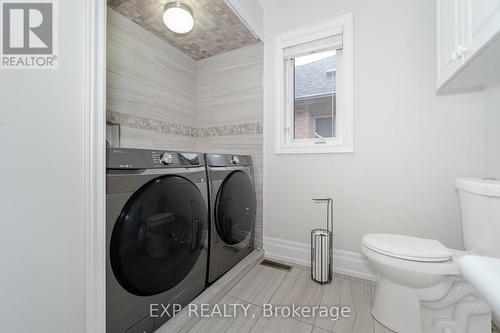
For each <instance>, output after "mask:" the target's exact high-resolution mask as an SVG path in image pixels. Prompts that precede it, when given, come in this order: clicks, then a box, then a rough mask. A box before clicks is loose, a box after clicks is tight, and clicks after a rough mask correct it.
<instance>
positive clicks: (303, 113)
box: [289, 50, 337, 140]
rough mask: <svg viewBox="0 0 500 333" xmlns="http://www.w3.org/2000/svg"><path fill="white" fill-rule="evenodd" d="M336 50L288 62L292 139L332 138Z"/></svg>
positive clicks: (296, 58) (333, 130) (334, 106)
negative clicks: (291, 63) (291, 105)
mask: <svg viewBox="0 0 500 333" xmlns="http://www.w3.org/2000/svg"><path fill="white" fill-rule="evenodd" d="M336 60H337V59H336V50H327V51H323V52H318V53H313V54H307V55H303V56H298V57H295V58H292V59H291V60H290V61H293V66H289V68H290V69H291V70H292V69H293V73H289V75H293V134H294V135H293V138H294V139H295V140H301V139H317V138H333V137H335V132H336V131H335V118H336V76H337V75H336V74H337V68H336Z"/></svg>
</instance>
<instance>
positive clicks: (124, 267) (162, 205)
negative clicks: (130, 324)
mask: <svg viewBox="0 0 500 333" xmlns="http://www.w3.org/2000/svg"><path fill="white" fill-rule="evenodd" d="M206 226H207V206H206V204H205V201H204V199H203V196H202V195H201V192H200V191H199V189H198V188H197V187H196V186H195V185H194V184H193V183H192V182H190V181H189V180H187V179H185V178H182V177H177V176H164V177H160V178H156V179H154V180H152V181H150V182H148V183H147V184H145V185H144V186H143V187H142V188H140V189H139V190H138V191H137V192H136V193H134V195H133V196H132V197H131V198H130V199H129V200H128V202H127V204H126V205H125V207H124V208H123V211H122V213H121V214H120V216H119V218H118V220H117V221H116V224H115V227H114V229H113V234H112V236H111V246H110V260H111V266H112V268H113V272H114V274H115V276H116V278H117V279H118V281H119V282H120V284H121V285H122V286H123V287H124V288H125V289H126V290H128V291H129V292H131V293H133V294H136V295H141V296H150V295H155V294H159V293H162V292H164V291H167V290H169V289H171V288H172V287H174V286H175V285H177V284H178V283H179V282H180V281H182V280H183V279H184V278H185V277H186V275H187V274H188V273H189V272H190V271H191V269H192V268H193V266H194V265H195V264H196V261H197V260H198V257H199V256H200V253H201V249H202V245H203V235H204V233H205V230H206Z"/></svg>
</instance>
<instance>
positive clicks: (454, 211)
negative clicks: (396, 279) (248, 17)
mask: <svg viewBox="0 0 500 333" xmlns="http://www.w3.org/2000/svg"><path fill="white" fill-rule="evenodd" d="M261 5H262V6H263V7H264V21H265V29H264V33H265V37H266V39H265V43H264V44H265V59H264V73H265V78H264V125H265V126H264V237H265V238H264V243H265V244H266V237H271V238H278V239H285V240H288V241H295V242H300V243H301V244H307V243H308V242H309V239H310V238H309V237H310V230H311V229H313V228H315V227H320V226H322V225H324V216H325V214H324V209H323V207H319V206H317V205H314V204H313V203H311V198H312V197H319V196H332V197H333V198H334V199H335V205H336V221H335V222H336V226H335V239H336V248H337V249H342V250H347V251H353V252H359V248H360V240H361V238H362V236H363V235H364V234H366V233H370V232H394V233H401V234H406V235H413V236H421V237H430V238H435V239H439V240H441V241H442V242H443V243H444V244H445V245H447V246H449V247H453V248H462V247H463V243H462V233H461V227H460V216H459V206H458V198H457V195H456V193H455V190H454V185H453V183H454V179H455V178H456V177H458V176H464V175H478V174H481V173H483V172H484V160H485V153H484V144H485V138H484V126H485V125H484V109H483V107H484V105H483V104H484V100H483V97H482V95H480V94H465V95H460V96H443V97H437V96H436V94H435V90H434V87H435V82H434V77H435V60H434V57H435V27H434V15H435V13H434V2H433V1H421V0H380V1H371V0H355V1H353V0H338V1H329V0H311V1H294V2H290V1H285V0H272V1H264V0H263V1H261ZM351 11H352V12H353V13H354V41H355V42H354V44H355V45H354V47H355V50H354V53H355V56H354V58H355V59H354V66H355V69H354V72H355V83H354V86H355V91H354V93H355V103H354V104H355V111H354V112H355V114H354V117H355V153H353V154H338V155H275V154H274V137H275V135H274V131H275V129H274V119H275V98H276V95H275V92H274V90H273V89H274V83H275V77H274V73H275V66H274V64H275V54H274V38H275V36H276V34H277V33H280V32H284V31H287V30H291V29H297V28H301V27H306V26H309V25H314V24H317V23H320V22H321V21H323V20H328V19H329V18H331V17H333V16H335V15H337V14H341V13H345V12H351ZM265 244H264V246H265V247H266V245H265Z"/></svg>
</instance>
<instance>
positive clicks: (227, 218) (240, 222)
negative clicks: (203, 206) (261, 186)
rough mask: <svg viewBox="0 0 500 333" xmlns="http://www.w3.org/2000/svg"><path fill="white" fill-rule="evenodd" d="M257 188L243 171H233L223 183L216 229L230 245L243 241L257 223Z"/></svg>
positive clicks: (217, 206)
mask: <svg viewBox="0 0 500 333" xmlns="http://www.w3.org/2000/svg"><path fill="white" fill-rule="evenodd" d="M255 206H256V200H255V188H254V185H253V182H252V180H251V179H250V177H249V176H248V175H247V174H246V173H244V172H242V171H235V172H233V173H231V174H230V175H229V176H228V177H226V179H225V180H224V182H223V183H222V185H221V187H220V189H219V193H218V195H217V202H216V212H215V213H216V223H215V226H216V229H217V232H218V233H219V236H220V238H221V239H222V240H223V241H224V242H225V243H226V244H229V245H235V244H239V243H241V242H242V241H243V240H244V239H245V238H246V237H247V236H248V235H249V234H250V232H251V231H252V230H253V228H254V224H255Z"/></svg>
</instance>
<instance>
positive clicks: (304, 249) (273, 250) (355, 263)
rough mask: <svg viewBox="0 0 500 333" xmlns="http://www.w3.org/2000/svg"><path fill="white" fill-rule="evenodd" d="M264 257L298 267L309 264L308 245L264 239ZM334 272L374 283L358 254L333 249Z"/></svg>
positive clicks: (372, 275) (270, 238)
mask: <svg viewBox="0 0 500 333" xmlns="http://www.w3.org/2000/svg"><path fill="white" fill-rule="evenodd" d="M264 250H265V256H266V257H268V258H270V259H276V260H282V261H287V262H290V263H295V264H298V265H304V266H309V265H310V264H311V246H310V244H306V243H300V242H294V241H289V240H285V239H279V238H272V237H264ZM333 252H334V259H333V260H334V271H335V272H336V273H339V274H344V275H349V276H354V277H357V278H362V279H366V280H370V281H376V280H377V275H376V272H375V271H374V270H373V269H372V268H371V267H370V266H369V264H368V262H367V261H366V260H365V259H364V258H363V256H362V255H361V254H360V253H356V252H350V251H344V250H338V249H335V250H334V251H333Z"/></svg>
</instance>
